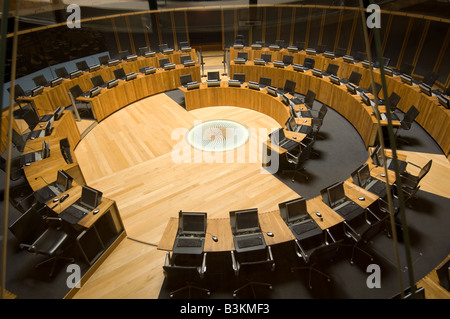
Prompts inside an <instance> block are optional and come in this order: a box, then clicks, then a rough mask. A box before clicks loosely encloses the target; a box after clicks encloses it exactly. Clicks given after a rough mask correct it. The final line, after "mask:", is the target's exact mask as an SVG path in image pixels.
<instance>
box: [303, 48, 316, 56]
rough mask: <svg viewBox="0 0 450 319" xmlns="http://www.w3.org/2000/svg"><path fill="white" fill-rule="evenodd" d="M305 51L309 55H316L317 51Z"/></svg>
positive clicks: (310, 49)
mask: <svg viewBox="0 0 450 319" xmlns="http://www.w3.org/2000/svg"><path fill="white" fill-rule="evenodd" d="M305 51H306V54H308V55H316V49H312V48H307V49H306V50H305Z"/></svg>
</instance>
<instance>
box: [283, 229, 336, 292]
mask: <svg viewBox="0 0 450 319" xmlns="http://www.w3.org/2000/svg"><path fill="white" fill-rule="evenodd" d="M342 241H343V240H342V239H340V240H335V239H334V238H333V235H332V234H331V232H330V231H329V229H327V230H325V231H324V232H323V233H322V234H318V235H314V236H312V237H308V238H305V239H303V240H297V239H296V240H295V253H296V255H297V256H298V257H299V258H300V259H301V260H302V262H303V263H304V264H305V265H304V266H298V267H291V272H292V273H294V272H295V271H297V270H307V271H308V272H309V275H308V277H309V279H308V287H309V289H312V288H313V286H312V273H313V271H314V272H315V273H317V274H319V275H321V276H323V277H325V278H326V279H327V281H328V282H331V277H330V276H329V275H328V274H326V273H325V272H323V271H322V270H321V269H319V268H318V266H322V267H323V266H324V265H326V264H327V263H329V262H330V261H331V260H332V259H333V258H334V257H335V256H336V255H337V253H338V252H339V249H340V246H341V244H342Z"/></svg>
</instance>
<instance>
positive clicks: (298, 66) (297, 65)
mask: <svg viewBox="0 0 450 319" xmlns="http://www.w3.org/2000/svg"><path fill="white" fill-rule="evenodd" d="M292 68H293V69H294V71H297V72H305V69H304V68H303V66H302V65H300V64H292Z"/></svg>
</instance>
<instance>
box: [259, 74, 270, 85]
mask: <svg viewBox="0 0 450 319" xmlns="http://www.w3.org/2000/svg"><path fill="white" fill-rule="evenodd" d="M271 84H272V79H271V78H266V77H264V76H261V77H260V78H259V85H260V86H262V87H266V86H270V85H271Z"/></svg>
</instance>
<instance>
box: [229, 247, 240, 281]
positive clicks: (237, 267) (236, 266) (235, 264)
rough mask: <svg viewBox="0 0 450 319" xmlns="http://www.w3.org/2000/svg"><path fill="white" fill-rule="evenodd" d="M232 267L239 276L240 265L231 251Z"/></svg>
mask: <svg viewBox="0 0 450 319" xmlns="http://www.w3.org/2000/svg"><path fill="white" fill-rule="evenodd" d="M231 266H232V267H233V271H234V275H235V276H239V264H238V263H237V262H236V258H235V257H234V251H233V250H232V251H231Z"/></svg>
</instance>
